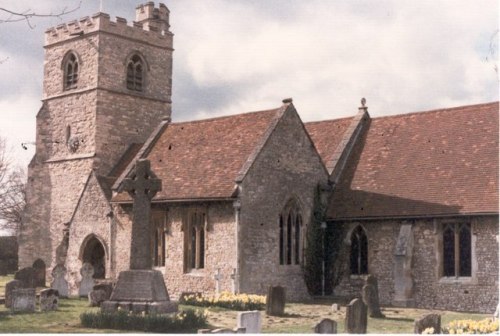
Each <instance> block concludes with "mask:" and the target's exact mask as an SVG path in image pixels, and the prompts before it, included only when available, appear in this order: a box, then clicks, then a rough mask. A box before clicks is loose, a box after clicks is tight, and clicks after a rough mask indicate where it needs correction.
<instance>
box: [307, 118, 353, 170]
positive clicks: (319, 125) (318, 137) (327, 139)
mask: <svg viewBox="0 0 500 336" xmlns="http://www.w3.org/2000/svg"><path fill="white" fill-rule="evenodd" d="M352 119H353V118H352V117H349V118H342V119H335V120H325V121H315V122H308V123H305V124H304V126H305V127H306V130H307V132H308V133H309V135H310V136H311V139H312V141H313V142H314V146H315V147H316V149H317V150H318V154H319V155H320V156H321V159H322V160H323V164H324V165H325V166H326V165H327V164H328V162H329V161H330V160H331V158H332V156H333V153H334V152H335V148H337V146H338V145H339V143H340V141H341V140H342V137H343V135H344V133H345V131H346V130H347V128H348V127H349V125H350V124H351V121H352Z"/></svg>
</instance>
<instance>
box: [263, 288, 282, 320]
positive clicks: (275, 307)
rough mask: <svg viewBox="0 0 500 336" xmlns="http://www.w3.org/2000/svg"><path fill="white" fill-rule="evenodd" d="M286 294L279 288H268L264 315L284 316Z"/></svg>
mask: <svg viewBox="0 0 500 336" xmlns="http://www.w3.org/2000/svg"><path fill="white" fill-rule="evenodd" d="M285 301H286V293H285V288H283V287H281V286H269V290H268V292H267V300H266V313H267V315H270V316H282V315H284V314H285Z"/></svg>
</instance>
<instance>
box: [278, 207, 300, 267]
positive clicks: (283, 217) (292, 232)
mask: <svg viewBox="0 0 500 336" xmlns="http://www.w3.org/2000/svg"><path fill="white" fill-rule="evenodd" d="M302 235H303V233H302V215H301V213H300V209H299V207H298V206H297V203H296V202H294V201H292V202H289V203H288V204H287V206H285V208H284V209H283V211H282V212H281V214H280V217H279V262H280V265H293V264H294V265H299V264H300V262H301V260H302V254H301V251H302Z"/></svg>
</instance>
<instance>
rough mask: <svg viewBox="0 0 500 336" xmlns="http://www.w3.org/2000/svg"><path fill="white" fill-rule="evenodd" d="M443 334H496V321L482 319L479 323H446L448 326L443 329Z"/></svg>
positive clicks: (472, 321)
mask: <svg viewBox="0 0 500 336" xmlns="http://www.w3.org/2000/svg"><path fill="white" fill-rule="evenodd" d="M442 332H443V334H491V333H494V332H497V333H498V320H497V321H494V320H492V319H484V320H480V321H474V320H457V321H451V322H450V323H448V326H447V327H445V328H443V330H442Z"/></svg>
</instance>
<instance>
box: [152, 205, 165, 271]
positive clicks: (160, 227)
mask: <svg viewBox="0 0 500 336" xmlns="http://www.w3.org/2000/svg"><path fill="white" fill-rule="evenodd" d="M166 234H167V228H166V215H165V213H164V212H155V213H153V266H155V267H162V266H165V259H166V250H167V245H166V244H167V240H166Z"/></svg>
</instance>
